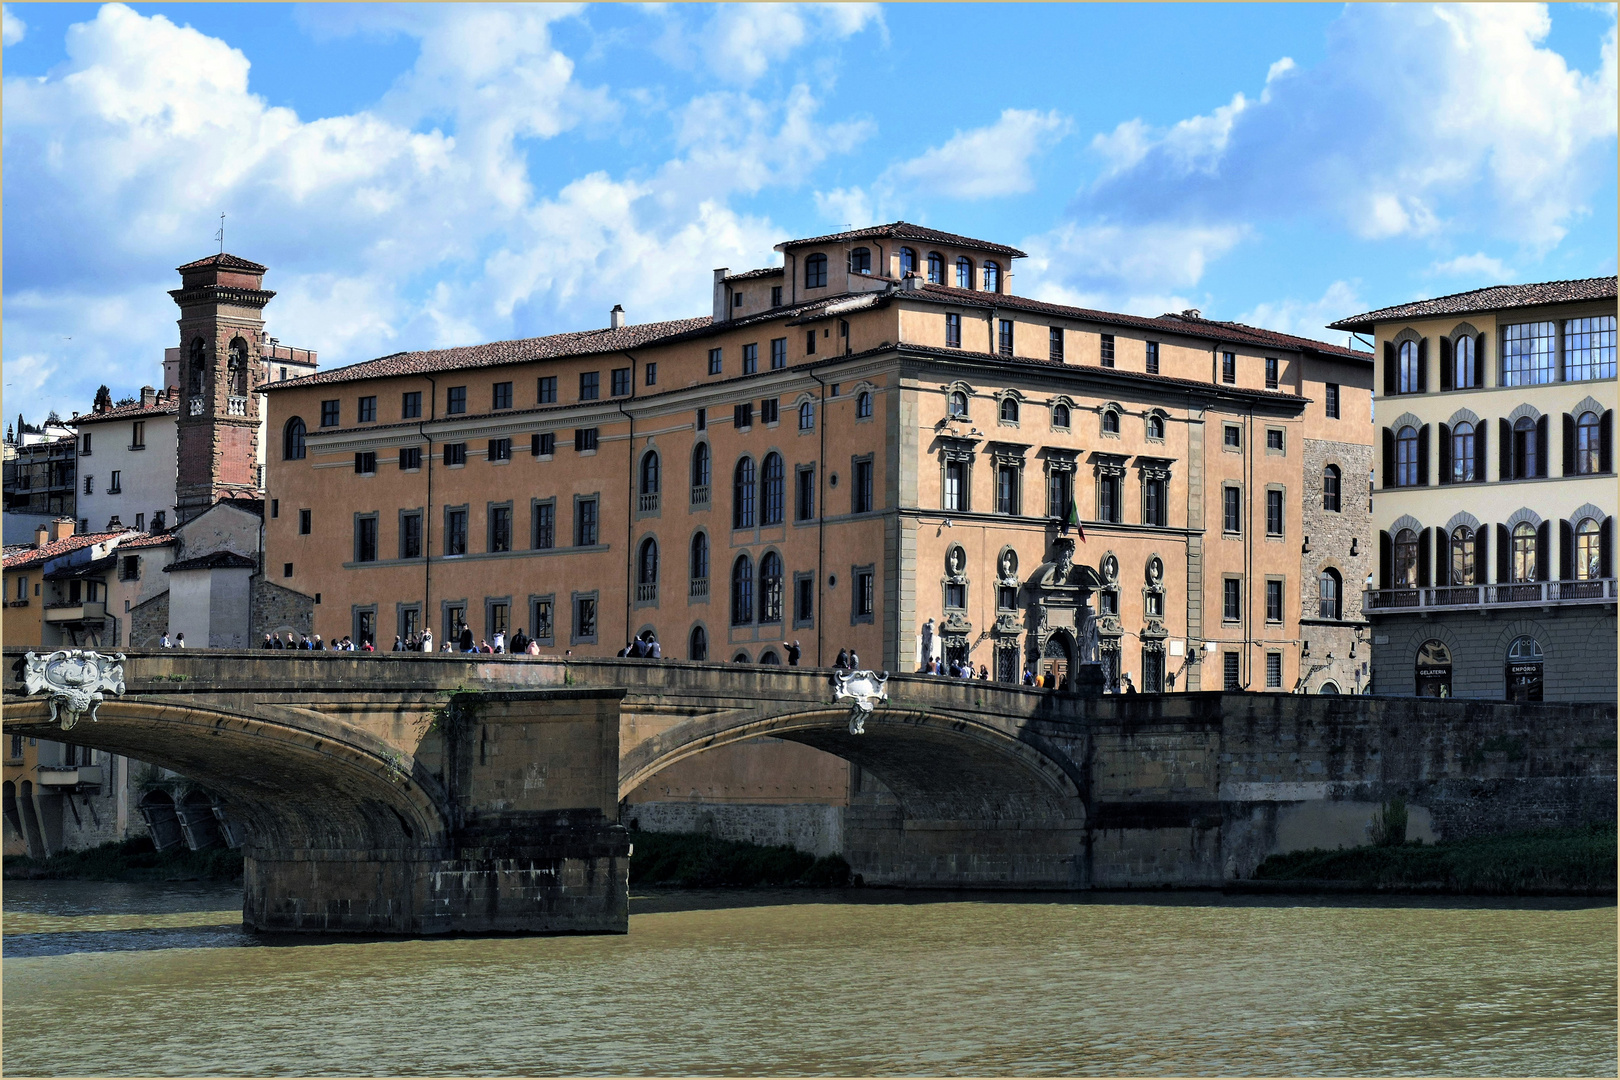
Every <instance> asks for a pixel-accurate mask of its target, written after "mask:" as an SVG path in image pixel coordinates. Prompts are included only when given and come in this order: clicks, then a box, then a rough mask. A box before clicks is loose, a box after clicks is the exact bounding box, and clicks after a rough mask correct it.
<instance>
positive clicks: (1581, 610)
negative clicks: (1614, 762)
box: [1372, 604, 1620, 704]
mask: <svg viewBox="0 0 1620 1080" xmlns="http://www.w3.org/2000/svg"><path fill="white" fill-rule="evenodd" d="M1521 635H1528V636H1530V637H1533V638H1535V639H1536V641H1537V642H1539V643H1540V645H1541V651H1542V655H1543V657H1544V659H1543V662H1542V677H1543V680H1544V686H1543V691H1542V693H1543V700H1544V701H1606V702H1609V703H1610V704H1613V703H1614V701H1615V694H1616V669H1615V656H1616V649H1617V646H1620V640H1617V636H1616V620H1615V611H1614V608H1613V607H1611V606H1608V605H1604V604H1582V605H1571V606H1553V607H1547V608H1517V609H1509V610H1505V611H1502V612H1487V613H1483V614H1482V613H1480V612H1477V611H1459V612H1450V613H1446V614H1438V615H1432V616H1429V617H1423V616H1419V615H1416V614H1412V615H1379V616H1378V617H1377V619H1376V621H1375V622H1374V624H1373V639H1372V642H1373V644H1372V659H1373V674H1374V679H1375V682H1374V685H1373V691H1374V692H1375V693H1378V694H1411V693H1415V692H1416V689H1417V675H1416V661H1417V651H1418V648H1419V647H1420V646H1421V645H1422V644H1423V643H1424V642H1425V641H1428V640H1429V639H1431V638H1435V639H1438V640H1440V641H1442V642H1444V643H1445V645H1446V647H1447V648H1448V649H1450V650H1451V665H1452V666H1451V695H1452V697H1456V698H1476V699H1481V700H1485V701H1503V700H1505V699H1506V697H1507V652H1508V647H1509V646H1510V645H1512V643H1513V641H1514V639H1515V638H1518V637H1520V636H1521Z"/></svg>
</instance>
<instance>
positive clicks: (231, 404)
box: [225, 394, 248, 416]
mask: <svg viewBox="0 0 1620 1080" xmlns="http://www.w3.org/2000/svg"><path fill="white" fill-rule="evenodd" d="M247 401H248V399H247V398H245V397H237V396H236V395H235V394H232V395H231V396H229V397H227V398H226V399H225V415H226V416H246V415H247Z"/></svg>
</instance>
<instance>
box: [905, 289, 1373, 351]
mask: <svg viewBox="0 0 1620 1080" xmlns="http://www.w3.org/2000/svg"><path fill="white" fill-rule="evenodd" d="M893 295H894V296H896V297H898V298H901V299H904V298H907V297H920V298H922V299H926V300H935V301H939V302H945V303H952V304H963V305H967V306H972V307H997V308H1012V309H1014V310H1018V311H1031V312H1038V313H1041V314H1046V315H1058V316H1063V317H1065V318H1070V319H1083V320H1085V321H1087V322H1097V323H1111V324H1113V325H1116V326H1132V327H1136V328H1138V329H1141V330H1158V331H1161V332H1163V333H1167V334H1181V335H1183V336H1186V337H1201V338H1207V339H1211V340H1214V341H1228V342H1232V343H1233V344H1238V345H1257V346H1260V347H1261V348H1274V349H1302V350H1308V351H1310V352H1314V353H1320V354H1322V355H1325V356H1333V357H1338V358H1340V359H1346V360H1360V361H1363V362H1365V363H1369V364H1370V363H1372V359H1373V354H1372V353H1370V352H1363V351H1362V350H1360V349H1346V348H1344V347H1343V346H1342V345H1329V344H1328V343H1327V342H1325V341H1317V340H1315V339H1314V338H1304V337H1296V336H1294V335H1293V334H1279V333H1278V332H1276V331H1275V330H1262V329H1261V328H1259V327H1257V326H1247V325H1245V324H1243V323H1237V322H1223V321H1222V320H1220V319H1195V318H1189V317H1187V316H1184V315H1161V316H1160V317H1158V318H1156V319H1155V318H1148V317H1146V316H1142V315H1123V314H1120V313H1119V312H1115V311H1097V310H1094V309H1091V308H1077V307H1069V306H1067V305H1065V304H1052V303H1048V302H1046V301H1044V300H1031V299H1029V298H1028V297H1024V296H1008V295H1004V294H1001V293H986V292H977V291H974V290H972V289H957V288H953V287H951V286H949V285H924V286H923V287H922V288H921V289H919V290H917V291H916V292H900V293H895V294H893Z"/></svg>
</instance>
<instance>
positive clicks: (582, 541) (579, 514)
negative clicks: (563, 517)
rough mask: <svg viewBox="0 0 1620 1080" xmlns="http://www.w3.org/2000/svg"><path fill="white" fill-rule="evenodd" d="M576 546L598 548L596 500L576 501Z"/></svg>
mask: <svg viewBox="0 0 1620 1080" xmlns="http://www.w3.org/2000/svg"><path fill="white" fill-rule="evenodd" d="M574 546H575V547H595V546H596V500H595V499H575V500H574Z"/></svg>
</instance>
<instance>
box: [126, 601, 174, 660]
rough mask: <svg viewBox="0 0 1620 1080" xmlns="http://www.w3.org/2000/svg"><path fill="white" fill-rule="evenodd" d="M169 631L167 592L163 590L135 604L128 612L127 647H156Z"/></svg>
mask: <svg viewBox="0 0 1620 1080" xmlns="http://www.w3.org/2000/svg"><path fill="white" fill-rule="evenodd" d="M168 632H169V594H168V592H167V591H166V590H165V591H164V592H160V593H158V594H157V595H156V596H154V597H152V599H150V600H146V601H143V602H142V603H139V604H136V605H135V606H134V607H133V608H131V609H130V612H129V642H128V644H129V647H130V648H132V649H156V648H158V647H159V646H160V645H161V644H162V643H163V635H164V634H166V633H168Z"/></svg>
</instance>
